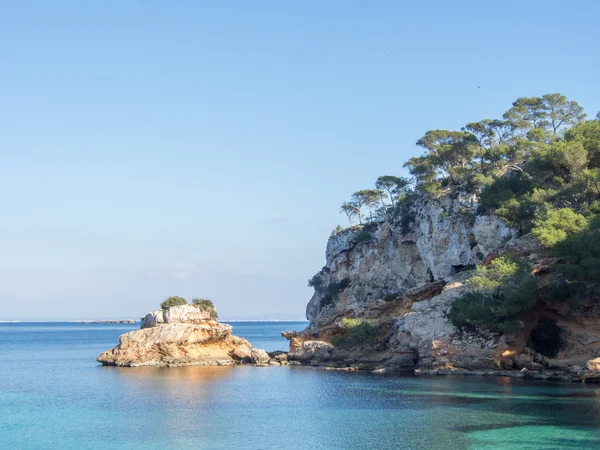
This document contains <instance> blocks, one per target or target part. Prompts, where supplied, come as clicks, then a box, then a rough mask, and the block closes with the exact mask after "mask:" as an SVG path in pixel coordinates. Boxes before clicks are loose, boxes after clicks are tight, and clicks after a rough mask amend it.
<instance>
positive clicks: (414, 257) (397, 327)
mask: <svg viewBox="0 0 600 450" xmlns="http://www.w3.org/2000/svg"><path fill="white" fill-rule="evenodd" d="M478 206H479V202H478V197H477V196H476V195H473V194H469V193H464V192H460V191H457V190H447V191H446V192H445V193H442V194H438V195H429V194H421V195H419V196H418V197H417V198H416V199H415V200H414V201H413V202H412V203H411V205H410V207H409V209H408V210H407V209H404V210H403V211H402V210H400V209H399V208H396V211H395V213H393V214H388V215H386V217H385V219H384V220H383V221H380V222H376V223H370V224H368V225H364V226H355V227H351V228H349V229H346V230H343V231H339V232H337V233H335V234H332V236H331V237H330V239H329V241H328V243H327V250H326V264H325V266H324V267H323V268H322V269H321V271H319V272H318V273H317V274H316V275H315V277H313V278H312V280H311V284H312V285H313V286H314V287H315V293H314V295H313V297H312V299H311V300H310V302H309V303H308V306H307V309H306V315H307V319H308V320H309V321H310V324H309V326H308V327H307V328H306V329H305V330H304V331H301V332H284V333H282V335H283V336H284V337H285V338H287V339H289V340H290V351H289V354H288V359H289V360H290V361H297V362H300V363H302V364H307V365H312V366H322V367H327V368H335V369H346V370H370V371H376V372H384V371H385V372H411V373H415V374H465V375H469V374H470V375H503V376H512V377H524V378H539V379H550V380H567V381H578V380H589V381H590V380H600V372H599V371H598V370H600V358H598V356H600V316H598V315H597V314H596V312H597V308H598V307H597V306H596V303H595V301H593V299H591V300H589V301H588V302H586V303H585V304H583V305H581V306H580V307H578V308H568V307H567V305H566V304H565V303H561V302H556V301H551V300H550V299H549V298H548V297H549V296H548V295H547V292H546V294H544V292H545V291H544V289H543V287H544V286H546V287H547V286H548V285H550V279H551V276H550V275H549V271H548V267H549V266H548V265H549V264H550V261H549V260H548V259H547V258H546V253H545V252H544V250H543V248H542V247H541V246H540V244H539V243H538V242H537V241H536V240H535V239H534V238H533V237H532V236H531V235H524V236H522V237H517V236H518V233H517V231H516V230H515V229H513V228H511V227H509V226H507V224H506V223H505V222H504V221H502V220H501V219H500V218H498V217H496V216H495V215H493V214H486V215H482V214H478ZM407 216H408V217H410V222H407V220H406V217H407ZM367 233H368V234H367ZM365 236H366V238H365ZM505 254H517V255H519V257H521V258H524V259H525V260H526V261H527V263H528V264H529V265H530V267H531V271H532V273H534V274H535V276H536V277H538V278H540V280H541V282H542V287H541V288H540V290H539V292H538V294H537V299H536V300H535V304H534V305H533V307H532V308H531V309H529V310H528V311H524V312H523V313H521V314H520V315H519V321H518V327H517V329H516V330H515V331H514V332H501V331H497V330H491V329H489V328H486V327H485V326H479V327H476V326H463V327H458V326H455V325H454V324H453V323H452V321H451V318H450V312H451V309H452V305H453V303H454V301H455V300H456V299H457V298H459V297H461V296H462V295H464V294H465V292H467V291H468V290H469V288H468V286H467V283H466V281H467V280H468V279H469V278H471V277H472V276H473V275H474V273H475V270H474V269H475V267H476V266H478V265H480V266H481V265H489V264H490V262H491V261H493V260H494V259H495V258H498V257H499V256H501V255H505ZM544 320H551V321H552V322H553V323H555V324H556V326H557V327H558V330H559V331H560V349H559V351H558V352H556V354H554V355H552V356H549V355H543V354H541V353H540V352H538V351H536V350H535V349H534V348H533V347H534V346H533V345H532V334H533V333H535V331H536V330H538V329H539V324H540V323H542V322H543V321H544Z"/></svg>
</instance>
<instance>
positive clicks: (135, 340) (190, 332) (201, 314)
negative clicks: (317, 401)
mask: <svg viewBox="0 0 600 450" xmlns="http://www.w3.org/2000/svg"><path fill="white" fill-rule="evenodd" d="M210 317H211V311H209V310H203V309H199V308H197V307H195V306H192V305H182V306H174V307H171V308H169V309H168V310H166V311H162V310H158V311H154V312H151V313H149V314H147V315H146V316H144V317H143V318H142V321H141V328H140V329H139V330H136V331H131V332H129V333H125V334H123V335H121V337H120V338H119V345H117V346H116V347H115V348H113V349H111V350H108V351H106V352H104V353H102V354H101V355H100V356H99V357H98V362H100V363H102V364H103V365H107V366H122V367H135V366H190V365H231V364H243V363H250V362H252V363H259V364H261V365H262V364H268V363H269V360H270V358H269V356H268V355H267V354H266V352H264V350H257V349H253V348H252V346H251V345H250V343H249V342H248V341H247V340H245V339H242V338H239V337H237V336H233V335H232V329H231V326H230V325H227V324H223V323H219V322H218V321H216V320H213V319H211V318H210ZM261 352H263V353H264V355H263V353H261ZM253 355H257V356H253ZM265 355H266V358H265V357H264V356H265Z"/></svg>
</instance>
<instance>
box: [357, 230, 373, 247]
mask: <svg viewBox="0 0 600 450" xmlns="http://www.w3.org/2000/svg"><path fill="white" fill-rule="evenodd" d="M372 240H373V233H371V232H369V231H367V230H366V229H365V228H362V229H361V230H360V231H359V232H358V233H356V242H358V243H359V244H362V243H364V242H369V241H372Z"/></svg>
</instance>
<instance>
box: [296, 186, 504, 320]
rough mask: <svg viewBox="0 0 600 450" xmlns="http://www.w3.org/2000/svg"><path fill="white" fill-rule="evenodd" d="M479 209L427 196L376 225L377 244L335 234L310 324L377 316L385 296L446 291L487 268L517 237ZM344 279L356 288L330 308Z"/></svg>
mask: <svg viewBox="0 0 600 450" xmlns="http://www.w3.org/2000/svg"><path fill="white" fill-rule="evenodd" d="M476 209H477V202H476V198H475V197H474V196H472V195H469V196H467V195H460V194H456V195H454V196H450V195H447V196H442V197H439V198H428V197H426V196H423V197H421V198H419V199H417V201H416V202H415V204H414V206H412V207H411V208H409V210H405V211H398V212H397V214H396V215H395V216H388V217H387V219H386V220H385V221H384V222H382V223H380V224H378V225H377V226H375V227H372V228H373V230H372V231H371V232H370V234H371V236H372V238H371V239H368V240H365V237H364V236H365V234H366V233H365V232H364V231H361V230H360V229H359V228H351V229H348V230H344V231H343V232H341V233H338V234H336V235H334V236H332V237H331V238H330V239H329V242H328V243H327V251H326V265H325V267H324V268H323V270H322V271H321V272H320V273H321V278H323V279H324V282H325V288H324V289H318V290H317V291H316V292H315V294H314V296H313V298H312V299H311V300H310V302H309V304H308V306H307V309H306V316H307V318H308V320H310V322H311V323H310V327H311V328H315V327H321V326H324V325H326V324H327V323H329V322H331V321H332V320H334V319H335V318H336V317H341V316H343V315H347V314H352V315H360V316H363V315H366V316H370V315H372V314H370V312H369V311H370V310H372V309H376V310H377V311H379V310H380V306H381V304H380V303H378V302H379V301H380V300H381V299H384V298H386V299H392V298H394V299H395V298H400V297H403V296H406V295H407V294H409V293H410V292H411V291H418V290H419V288H421V287H426V286H428V285H431V284H432V283H436V282H437V284H436V285H438V286H439V285H440V282H442V283H444V282H445V281H446V280H448V279H449V278H450V277H452V275H454V274H456V273H458V272H460V271H462V270H464V269H465V268H469V267H471V266H474V265H475V264H480V263H482V262H483V261H484V259H485V257H486V256H487V255H489V254H490V253H492V252H494V251H496V250H497V249H499V248H500V247H502V246H503V245H504V244H505V243H506V242H507V241H508V240H509V239H510V238H511V237H512V235H513V232H512V231H511V230H510V229H509V228H508V227H507V226H506V225H504V223H503V222H502V221H500V219H498V218H496V217H494V216H477V215H476V214H475V212H476ZM407 218H408V219H407ZM367 237H368V236H367ZM361 239H363V240H365V241H364V242H359V241H360V240H361ZM344 279H349V280H350V285H349V287H347V288H346V289H344V290H343V291H342V292H340V293H339V294H338V295H337V298H336V301H335V302H330V304H329V305H326V303H327V301H326V300H327V298H326V297H327V295H328V292H327V289H326V287H327V286H329V285H330V284H331V283H339V282H341V281H342V280H344Z"/></svg>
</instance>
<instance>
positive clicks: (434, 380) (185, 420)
mask: <svg viewBox="0 0 600 450" xmlns="http://www.w3.org/2000/svg"><path fill="white" fill-rule="evenodd" d="M232 325H233V327H234V332H235V333H236V334H237V335H240V336H243V337H245V338H247V339H249V340H250V341H251V342H252V343H253V344H254V345H255V346H256V347H258V348H261V347H262V348H267V349H268V350H274V349H277V348H285V344H286V341H284V340H282V339H281V338H280V336H279V332H280V331H282V330H289V329H301V328H303V327H304V325H305V324H304V323H281V322H275V323H240V322H237V323H233V324H232ZM134 327H136V326H135V325H83V324H0V449H204V448H207V449H281V448H285V449H287V448H294V449H370V448H377V449H404V448H406V449H448V448H450V449H462V448H486V449H550V448H570V449H579V448H600V428H599V427H600V386H599V387H597V386H593V385H591V386H586V385H581V384H563V385H557V384H549V383H541V382H525V381H519V380H511V379H505V378H496V379H485V378H475V377H431V378H427V377H400V376H382V375H375V374H365V373H351V372H339V371H326V370H317V369H310V368H302V367H267V368H257V367H187V368H130V369H128V368H112V367H100V366H98V364H97V363H96V362H95V358H96V356H97V355H98V354H99V353H101V352H102V351H104V350H106V349H108V348H110V347H112V346H114V345H115V344H116V343H117V340H118V336H119V335H120V334H121V333H124V332H126V331H128V330H131V329H133V328H134Z"/></svg>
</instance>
